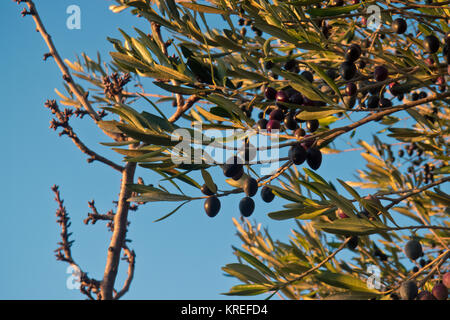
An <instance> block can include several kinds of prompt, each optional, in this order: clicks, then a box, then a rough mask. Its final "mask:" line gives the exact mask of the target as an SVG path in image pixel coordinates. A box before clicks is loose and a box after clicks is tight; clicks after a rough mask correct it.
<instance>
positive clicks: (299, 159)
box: [289, 144, 306, 165]
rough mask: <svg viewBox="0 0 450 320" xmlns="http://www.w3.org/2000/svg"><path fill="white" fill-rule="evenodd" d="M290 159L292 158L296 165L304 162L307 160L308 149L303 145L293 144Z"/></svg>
mask: <svg viewBox="0 0 450 320" xmlns="http://www.w3.org/2000/svg"><path fill="white" fill-rule="evenodd" d="M289 160H291V161H292V162H293V163H294V164H295V165H299V164H302V163H303V162H305V160H306V150H305V148H303V146H301V145H299V144H295V145H293V146H292V147H291V148H290V149H289Z"/></svg>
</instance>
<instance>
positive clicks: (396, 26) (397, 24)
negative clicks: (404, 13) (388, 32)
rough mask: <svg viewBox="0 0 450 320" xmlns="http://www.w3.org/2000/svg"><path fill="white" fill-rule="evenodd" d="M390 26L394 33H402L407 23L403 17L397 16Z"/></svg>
mask: <svg viewBox="0 0 450 320" xmlns="http://www.w3.org/2000/svg"><path fill="white" fill-rule="evenodd" d="M391 28H392V31H394V32H395V33H398V34H403V33H405V31H406V29H407V28H408V25H407V24H406V21H405V20H404V19H402V18H397V19H395V20H394V21H392V25H391Z"/></svg>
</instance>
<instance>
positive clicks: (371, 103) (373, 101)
mask: <svg viewBox="0 0 450 320" xmlns="http://www.w3.org/2000/svg"><path fill="white" fill-rule="evenodd" d="M379 106H380V98H379V97H378V96H370V97H369V99H367V108H370V109H374V108H378V107H379Z"/></svg>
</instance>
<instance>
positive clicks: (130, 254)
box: [114, 245, 136, 300]
mask: <svg viewBox="0 0 450 320" xmlns="http://www.w3.org/2000/svg"><path fill="white" fill-rule="evenodd" d="M123 251H124V254H125V258H123V260H126V261H127V262H128V273H127V274H128V275H127V279H126V280H125V283H124V285H123V288H122V290H120V291H119V292H117V294H116V295H115V296H114V300H119V299H120V298H121V297H123V295H124V294H125V293H127V292H128V290H129V289H130V285H131V282H132V281H133V276H134V264H135V259H136V254H135V253H134V250H130V249H129V248H128V247H127V246H126V245H125V246H124V247H123Z"/></svg>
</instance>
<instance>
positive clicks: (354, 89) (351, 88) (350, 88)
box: [345, 82, 358, 96]
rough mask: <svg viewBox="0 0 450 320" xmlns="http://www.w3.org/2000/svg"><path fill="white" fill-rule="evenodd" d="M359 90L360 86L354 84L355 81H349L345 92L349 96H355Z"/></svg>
mask: <svg viewBox="0 0 450 320" xmlns="http://www.w3.org/2000/svg"><path fill="white" fill-rule="evenodd" d="M357 91H358V88H357V87H356V84H354V83H353V82H349V83H347V85H346V86H345V93H346V94H347V95H348V96H354V95H356V92H357Z"/></svg>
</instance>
